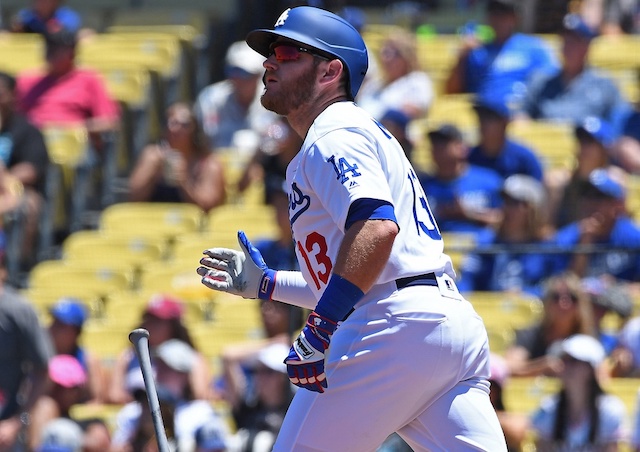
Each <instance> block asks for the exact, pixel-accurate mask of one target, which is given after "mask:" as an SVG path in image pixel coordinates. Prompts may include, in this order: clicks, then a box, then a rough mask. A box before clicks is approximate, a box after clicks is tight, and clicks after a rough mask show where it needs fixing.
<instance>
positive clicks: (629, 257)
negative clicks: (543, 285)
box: [552, 168, 640, 281]
mask: <svg viewBox="0 0 640 452" xmlns="http://www.w3.org/2000/svg"><path fill="white" fill-rule="evenodd" d="M625 198H626V192H625V189H624V188H623V186H622V185H621V184H620V183H619V182H618V181H616V180H615V179H614V178H613V177H612V175H611V174H610V173H609V172H608V171H607V170H605V169H602V168H599V169H596V170H594V171H593V172H592V173H591V174H590V175H589V181H588V183H587V184H586V186H585V189H584V191H583V196H582V199H581V202H580V207H581V211H582V214H583V215H582V218H581V219H580V220H578V221H576V222H574V223H571V224H569V225H568V226H565V227H564V228H562V229H560V230H559V231H558V232H557V233H556V235H555V237H554V238H553V239H552V242H553V244H554V245H557V246H559V247H561V248H563V249H564V248H566V249H567V250H570V249H573V248H575V247H576V246H579V245H582V246H596V247H600V248H605V249H606V248H611V249H610V250H605V251H602V252H597V253H563V254H559V255H558V256H557V257H556V258H555V263H554V267H555V271H557V272H561V271H566V270H570V271H572V272H574V273H575V274H577V275H578V276H581V277H587V276H601V275H611V276H613V277H615V278H618V279H623V280H627V281H638V280H639V279H640V227H638V225H637V224H636V223H635V222H634V221H633V220H632V219H631V218H629V216H628V215H627V214H626V209H625Z"/></svg>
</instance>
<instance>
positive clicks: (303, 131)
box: [287, 93, 347, 139]
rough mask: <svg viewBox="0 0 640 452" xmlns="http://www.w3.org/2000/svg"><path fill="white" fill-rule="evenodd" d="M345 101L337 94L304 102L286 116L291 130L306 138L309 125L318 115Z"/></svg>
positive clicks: (345, 98) (342, 96)
mask: <svg viewBox="0 0 640 452" xmlns="http://www.w3.org/2000/svg"><path fill="white" fill-rule="evenodd" d="M346 100H347V97H346V96H345V95H342V94H338V93H331V94H329V93H327V95H320V96H319V97H318V98H316V99H315V100H311V101H309V102H305V103H304V104H302V105H300V107H298V108H297V109H295V110H293V111H291V112H290V113H289V114H288V115H287V119H288V120H289V124H290V125H291V127H292V128H293V130H295V131H296V133H297V134H298V135H299V136H300V137H302V139H304V137H306V136H307V132H308V131H309V128H310V127H311V124H313V122H314V121H315V120H316V118H317V117H318V116H319V115H320V113H322V112H323V111H325V110H326V109H327V107H329V106H330V105H332V104H335V103H336V102H343V101H346Z"/></svg>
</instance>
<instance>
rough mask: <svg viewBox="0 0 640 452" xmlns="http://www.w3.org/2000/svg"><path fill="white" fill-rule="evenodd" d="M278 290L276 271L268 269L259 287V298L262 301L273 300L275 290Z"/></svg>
mask: <svg viewBox="0 0 640 452" xmlns="http://www.w3.org/2000/svg"><path fill="white" fill-rule="evenodd" d="M275 288H276V271H275V270H271V269H270V268H266V269H265V270H264V273H263V275H262V279H261V280H260V286H259V287H258V298H259V299H260V300H271V297H272V296H273V290H274V289H275Z"/></svg>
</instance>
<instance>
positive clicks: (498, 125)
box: [469, 96, 543, 181]
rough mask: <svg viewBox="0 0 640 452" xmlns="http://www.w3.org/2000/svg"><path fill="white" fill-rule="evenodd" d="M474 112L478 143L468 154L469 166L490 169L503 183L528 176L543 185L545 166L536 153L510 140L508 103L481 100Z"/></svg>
mask: <svg viewBox="0 0 640 452" xmlns="http://www.w3.org/2000/svg"><path fill="white" fill-rule="evenodd" d="M473 109H474V110H475V112H476V114H477V117H478V124H479V142H478V144H477V145H476V146H474V147H472V148H471V150H470V151H469V163H471V164H472V165H477V166H483V167H485V168H490V169H492V170H494V171H496V172H497V173H498V174H500V176H502V177H503V178H504V179H506V178H507V177H509V176H511V175H513V174H525V175H528V176H531V177H533V178H535V179H537V180H539V181H542V179H543V167H542V162H541V161H540V158H539V157H538V155H537V154H536V152H535V150H533V149H531V148H529V147H527V146H525V145H523V144H521V143H518V142H516V141H514V140H512V139H510V138H509V137H508V132H507V127H508V126H509V123H510V122H511V110H510V109H509V107H508V106H507V105H506V103H505V102H504V101H501V100H499V99H496V98H490V97H483V96H478V97H476V98H475V100H474V103H473Z"/></svg>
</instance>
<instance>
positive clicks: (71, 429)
mask: <svg viewBox="0 0 640 452" xmlns="http://www.w3.org/2000/svg"><path fill="white" fill-rule="evenodd" d="M39 439H40V440H39V445H38V447H36V448H35V449H34V451H35V452H81V451H83V450H85V449H83V446H84V438H83V434H82V429H81V428H80V426H79V425H78V424H77V423H75V422H74V421H72V420H71V419H66V418H57V419H53V420H51V421H49V422H48V423H47V424H46V425H45V426H44V429H43V430H42V434H41V437H40V438H39Z"/></svg>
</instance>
